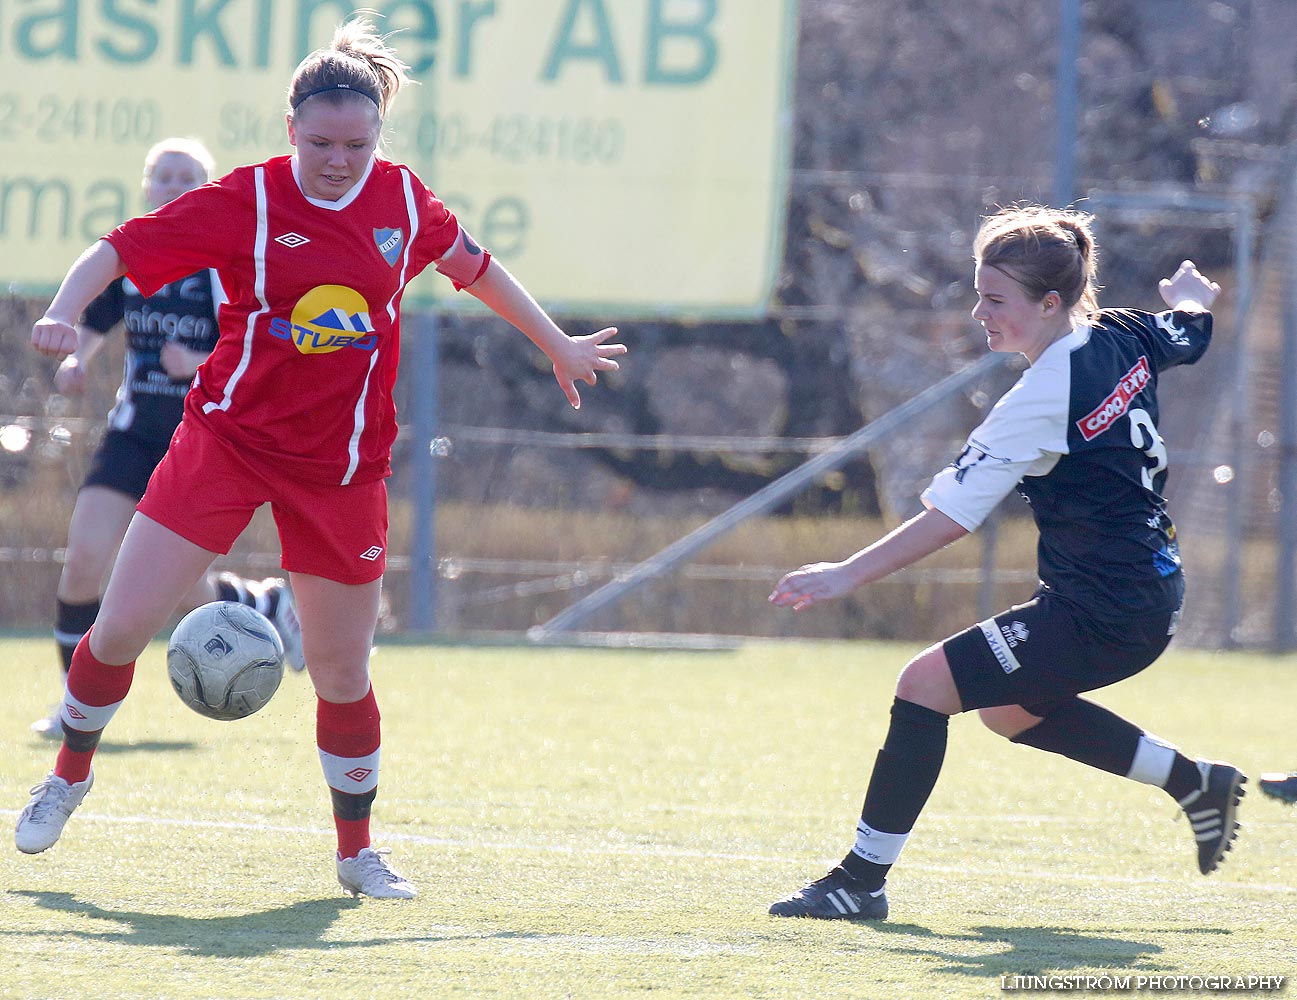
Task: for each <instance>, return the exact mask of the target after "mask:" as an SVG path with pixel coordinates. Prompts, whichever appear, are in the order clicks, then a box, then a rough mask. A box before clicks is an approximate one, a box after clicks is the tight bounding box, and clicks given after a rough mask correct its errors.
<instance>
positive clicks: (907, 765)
mask: <svg viewBox="0 0 1297 1000" xmlns="http://www.w3.org/2000/svg"><path fill="white" fill-rule="evenodd" d="M949 727H950V717H949V716H947V715H943V714H942V713H941V712H936V711H933V710H932V709H930V708H924V707H923V706H922V705H916V704H915V703H914V702H912V701H905V700H903V699H901V698H897V699H895V701H893V702H892V722H891V725H890V726H889V727H888V729H887V738H886V739H885V740H884V741H883V747H882V749H881V750H879V751H878V757H877V758H876V759H875V761H874V771H873V774H872V775H870V778H869V790H868V791H867V792H866V793H865V804H864V808H862V809H861V811H860V822H861V824H863V825H864V826H866V827H868V828H869V829H871V830H878V831H882V832H885V833H894V834H908V833H909V832H910V831H911V830H912V829H914V823H915V821H916V820H917V819H918V818H919V813H921V812H922V811H923V807H924V805H926V804H927V801H928V796H930V795H931V794H932V789H933V788H935V787H936V784H937V777H938V776H939V775H940V774H941V765H942V762H943V761H944V760H945V758H946V736H947V733H948V731H949ZM842 867H843V868H844V869H846V871H847V874H849V875H851V876H852V877H854V878H858V879H863V880H864V881H865V882H866V884H867V887H868V888H869V889H871V890H873V889H879V888H881V887H882V884H883V882H884V881H885V880H886V878H887V873H888V871H890V870H891V867H892V865H891V863H890V862H889V863H886V864H882V863H879V862H875V861H870V860H868V859H866V858H864V857H862V856H861V855H859V854H857V853H856V852H855V851H854V850H853V851H850V852H848V853H847V856H846V857H845V858H843V859H842Z"/></svg>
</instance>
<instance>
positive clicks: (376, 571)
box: [137, 420, 387, 585]
mask: <svg viewBox="0 0 1297 1000" xmlns="http://www.w3.org/2000/svg"><path fill="white" fill-rule="evenodd" d="M263 503H269V504H270V510H271V513H273V514H274V517H275V524H276V525H277V526H278V528H279V544H280V548H281V549H282V550H283V558H282V565H283V567H284V569H286V570H288V571H289V572H292V573H307V574H310V575H311V576H321V577H324V578H325V579H326V580H335V581H337V582H338V583H346V584H353V585H354V584H362V583H370V582H372V581H374V580H377V579H378V578H379V577H380V576H382V575H383V570H384V568H385V567H386V565H387V484H386V482H385V481H384V480H382V479H377V480H374V481H373V482H369V483H354V484H351V485H348V486H339V485H327V486H323V485H320V484H318V483H303V482H298V481H296V480H294V479H293V478H292V477H289V476H284V475H283V474H281V473H280V472H278V471H277V470H276V469H275V468H274V467H273V466H272V465H271V464H270V463H265V462H263V461H261V460H260V459H258V458H256V457H255V456H249V455H247V454H244V453H241V452H239V451H237V450H236V449H234V448H232V447H231V446H230V445H229V444H228V443H226V442H225V441H222V440H221V439H220V438H218V437H217V436H216V435H214V434H212V433H211V432H210V431H207V430H205V429H204V428H202V427H198V426H195V425H193V424H191V423H190V422H189V421H188V420H186V421H184V422H182V423H181V425H180V426H179V427H178V428H177V429H176V434H175V437H173V438H172V439H171V447H170V448H169V449H168V450H167V454H166V457H165V458H163V459H162V461H161V462H160V463H159V464H158V467H157V468H156V469H155V470H154V471H153V476H152V477H151V478H150V479H149V486H148V489H147V490H145V492H144V499H142V500H141V501H140V504H139V507H138V508H137V509H138V510H139V511H140V513H142V514H145V515H147V516H148V517H150V518H152V519H153V520H154V521H157V522H158V523H159V524H161V525H163V526H164V527H167V528H170V529H171V530H172V531H174V532H175V533H176V534H178V535H180V536H181V537H183V538H186V539H188V540H189V541H191V542H193V543H194V544H195V545H198V546H201V547H202V548H204V549H207V550H208V551H209V552H219V553H222V554H224V553H227V552H229V551H230V546H232V545H233V544H234V540H235V539H236V538H238V537H239V534H240V533H241V532H242V531H243V529H244V528H246V527H247V526H248V522H249V521H251V520H252V515H253V513H254V512H255V511H256V509H257V508H258V507H260V506H261V505H262V504H263Z"/></svg>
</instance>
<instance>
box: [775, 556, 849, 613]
mask: <svg viewBox="0 0 1297 1000" xmlns="http://www.w3.org/2000/svg"><path fill="white" fill-rule="evenodd" d="M854 589H855V581H854V580H853V579H852V578H851V576H850V574H849V573H848V572H847V570H846V567H845V566H843V564H842V563H837V562H820V563H809V564H808V565H806V566H802V567H800V568H799V569H795V570H793V571H792V572H791V573H785V574H784V575H783V577H781V578H780V580H779V582H778V583H777V584H775V589H774V592H773V593H772V594H771V595H770V598H769V600H770V603H771V604H774V605H775V606H777V607H780V608H788V607H791V608H792V609H793V610H794V611H801V610H802V609H803V608H809V607H810V606H811V605H812V604H819V603H820V602H821V601H828V600H832V599H833V598H835V597H841V596H843V595H844V594H848V593H850V592H851V591H852V590H854Z"/></svg>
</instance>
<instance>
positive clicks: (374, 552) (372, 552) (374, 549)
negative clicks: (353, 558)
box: [360, 545, 383, 562]
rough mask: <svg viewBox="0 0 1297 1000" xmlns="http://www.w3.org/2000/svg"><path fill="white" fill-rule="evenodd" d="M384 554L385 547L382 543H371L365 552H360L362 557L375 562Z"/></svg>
mask: <svg viewBox="0 0 1297 1000" xmlns="http://www.w3.org/2000/svg"><path fill="white" fill-rule="evenodd" d="M382 554H383V547H382V546H381V545H371V546H370V547H369V548H367V549H366V550H365V551H364V552H362V553H361V554H360V558H361V559H364V560H365V561H366V562H373V561H374V560H375V559H377V558H378V557H379V556H381V555H382Z"/></svg>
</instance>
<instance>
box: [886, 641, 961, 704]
mask: <svg viewBox="0 0 1297 1000" xmlns="http://www.w3.org/2000/svg"><path fill="white" fill-rule="evenodd" d="M896 697H898V698H900V699H901V700H902V701H909V702H913V703H914V704H916V705H922V706H923V707H924V708H931V709H933V710H934V711H937V712H943V713H945V714H946V715H954V714H956V713H958V712H959V711H960V710H961V709H960V705H959V696H958V693H957V692H956V690H955V685H954V681H953V680H952V679H951V676H950V668H949V667H948V666H947V665H946V660H945V657H944V656H939V655H933V651H932V650H928V651H926V652H924V653H921V654H919V655H918V656H917V657H915V658H914V659H913V660H911V661H910V662H909V663H908V664H906V667H905V669H904V670H902V671H901V675H900V676H899V677H898V678H897V679H896Z"/></svg>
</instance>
